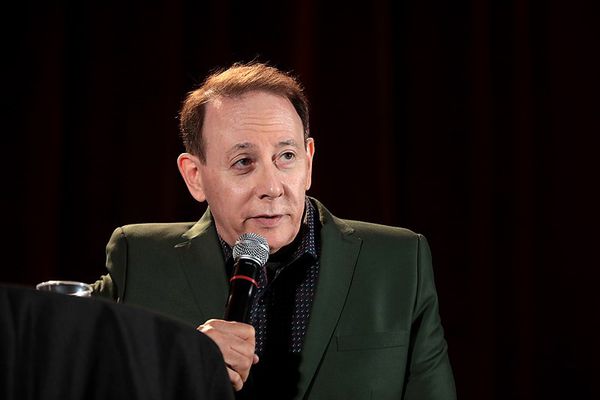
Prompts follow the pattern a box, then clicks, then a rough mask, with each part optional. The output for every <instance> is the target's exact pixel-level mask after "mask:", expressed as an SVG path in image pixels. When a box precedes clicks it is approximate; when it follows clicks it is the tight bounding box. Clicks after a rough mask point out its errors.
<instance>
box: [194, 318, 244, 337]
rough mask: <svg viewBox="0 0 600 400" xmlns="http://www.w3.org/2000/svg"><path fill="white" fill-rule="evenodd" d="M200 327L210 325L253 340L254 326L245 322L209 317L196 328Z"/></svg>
mask: <svg viewBox="0 0 600 400" xmlns="http://www.w3.org/2000/svg"><path fill="white" fill-rule="evenodd" d="M201 327H212V328H214V329H218V330H222V331H224V332H228V333H230V334H232V335H235V336H238V337H240V338H242V339H243V340H248V339H251V340H254V337H255V331H254V327H253V326H252V325H250V324H245V323H243V322H236V321H224V320H222V319H209V320H208V321H206V322H205V323H204V324H202V325H200V327H198V329H199V330H200V328H201Z"/></svg>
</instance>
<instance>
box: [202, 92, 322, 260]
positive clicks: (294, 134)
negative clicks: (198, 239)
mask: <svg viewBox="0 0 600 400" xmlns="http://www.w3.org/2000/svg"><path fill="white" fill-rule="evenodd" d="M203 139H204V149H205V156H206V157H205V159H206V162H205V163H204V164H202V163H200V164H198V169H199V173H198V177H199V184H200V186H201V191H202V192H203V195H204V197H205V198H206V200H207V202H208V204H209V206H210V209H211V212H212V214H213V216H214V219H215V222H216V226H217V231H218V232H219V234H220V235H221V237H222V238H223V239H224V240H225V241H226V242H227V243H228V244H230V245H233V244H234V243H235V241H236V240H237V239H238V237H239V236H240V235H241V234H243V233H247V232H253V233H257V234H259V235H261V236H263V237H264V238H265V239H267V242H268V243H269V246H270V248H271V252H272V253H274V252H276V251H278V250H279V249H280V248H282V247H283V246H285V245H287V244H289V243H291V242H292V241H293V240H294V238H295V237H296V235H297V233H298V231H299V229H300V225H301V222H302V216H303V211H304V202H305V192H306V190H308V188H309V187H310V183H311V170H312V157H313V154H314V143H313V141H312V139H309V141H308V143H307V144H306V146H305V142H304V134H303V127H302V121H301V120H300V117H299V116H298V114H297V113H296V110H295V109H294V107H293V106H292V104H291V103H290V101H289V100H288V99H286V98H284V97H280V96H277V95H274V94H270V93H267V92H262V91H254V92H249V93H247V94H245V95H243V96H241V97H237V98H226V97H223V98H217V99H215V100H213V101H212V102H210V103H209V104H207V108H206V114H205V120H204V127H203Z"/></svg>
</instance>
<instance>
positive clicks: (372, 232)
mask: <svg viewBox="0 0 600 400" xmlns="http://www.w3.org/2000/svg"><path fill="white" fill-rule="evenodd" d="M343 221H344V222H345V223H346V224H348V226H350V227H351V228H352V229H353V230H354V231H355V234H356V235H358V236H359V237H361V238H363V239H367V238H369V239H370V238H380V239H384V238H386V237H387V238H390V239H392V240H409V241H413V240H415V241H418V240H419V238H421V237H422V235H420V234H418V233H416V232H413V231H411V230H410V229H406V228H401V227H397V226H389V225H381V224H375V223H372V222H363V221H354V220H346V219H345V220H343Z"/></svg>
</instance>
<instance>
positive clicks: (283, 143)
mask: <svg viewBox="0 0 600 400" xmlns="http://www.w3.org/2000/svg"><path fill="white" fill-rule="evenodd" d="M285 146H292V147H298V143H296V141H295V140H294V139H288V140H282V141H281V142H279V143H277V147H285Z"/></svg>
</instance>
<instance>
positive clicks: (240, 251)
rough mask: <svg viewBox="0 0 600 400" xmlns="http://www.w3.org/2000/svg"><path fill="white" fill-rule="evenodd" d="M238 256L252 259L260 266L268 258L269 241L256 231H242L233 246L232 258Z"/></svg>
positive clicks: (235, 258) (238, 257) (237, 258)
mask: <svg viewBox="0 0 600 400" xmlns="http://www.w3.org/2000/svg"><path fill="white" fill-rule="evenodd" d="M240 258H243V259H246V260H253V261H255V262H257V263H258V264H259V265H260V266H261V267H262V266H263V265H265V264H266V263H267V260H268V259H269V243H267V240H266V239H265V238H264V237H262V236H260V235H257V234H256V233H244V234H243V235H241V236H240V237H239V239H238V240H237V241H236V242H235V245H234V246H233V259H234V260H235V261H237V260H239V259H240Z"/></svg>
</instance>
